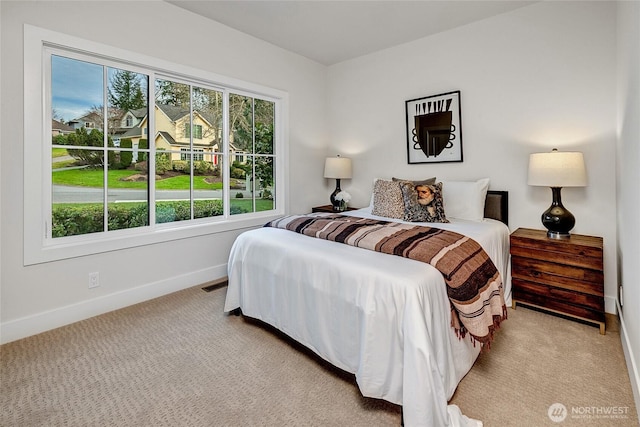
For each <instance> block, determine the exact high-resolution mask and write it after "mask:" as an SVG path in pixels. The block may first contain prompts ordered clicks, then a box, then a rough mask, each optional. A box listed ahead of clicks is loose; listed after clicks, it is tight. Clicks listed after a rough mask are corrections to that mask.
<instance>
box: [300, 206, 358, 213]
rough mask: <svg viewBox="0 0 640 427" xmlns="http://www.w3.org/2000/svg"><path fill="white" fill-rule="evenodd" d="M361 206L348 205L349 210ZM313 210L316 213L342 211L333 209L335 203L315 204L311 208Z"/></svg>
mask: <svg viewBox="0 0 640 427" xmlns="http://www.w3.org/2000/svg"><path fill="white" fill-rule="evenodd" d="M358 209H359V208H352V207H350V206H349V207H347V210H348V211H355V210H358ZM311 212H312V213H315V212H331V213H340V212H336V211H334V210H333V205H323V206H315V207H313V208H311Z"/></svg>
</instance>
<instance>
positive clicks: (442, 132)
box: [405, 90, 462, 164]
mask: <svg viewBox="0 0 640 427" xmlns="http://www.w3.org/2000/svg"><path fill="white" fill-rule="evenodd" d="M405 108H406V113H407V159H408V162H409V164H412V163H442V162H461V161H462V113H461V108H460V91H459V90H458V91H454V92H447V93H442V94H440V95H433V96H426V97H424V98H418V99H411V100H409V101H406V102H405Z"/></svg>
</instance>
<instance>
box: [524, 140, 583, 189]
mask: <svg viewBox="0 0 640 427" xmlns="http://www.w3.org/2000/svg"><path fill="white" fill-rule="evenodd" d="M528 183H529V185H536V186H543V187H585V186H586V185H587V171H586V169H585V167H584V157H583V156H582V153H579V152H562V151H557V150H555V149H554V151H552V152H550V153H535V154H531V155H529V178H528Z"/></svg>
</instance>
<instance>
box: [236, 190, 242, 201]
mask: <svg viewBox="0 0 640 427" xmlns="http://www.w3.org/2000/svg"><path fill="white" fill-rule="evenodd" d="M243 198H244V194H242V193H241V192H239V191H238V192H237V193H236V199H243Z"/></svg>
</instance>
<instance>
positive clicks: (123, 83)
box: [108, 70, 147, 111]
mask: <svg viewBox="0 0 640 427" xmlns="http://www.w3.org/2000/svg"><path fill="white" fill-rule="evenodd" d="M142 89H143V87H142V82H141V78H140V74H138V73H134V72H132V71H126V70H117V71H116V72H115V73H114V74H113V75H112V76H111V78H110V79H109V94H108V95H109V105H110V106H111V107H115V108H118V109H120V110H122V111H129V110H137V109H138V108H143V107H146V106H147V100H146V96H145V94H144V92H143V90H142Z"/></svg>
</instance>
